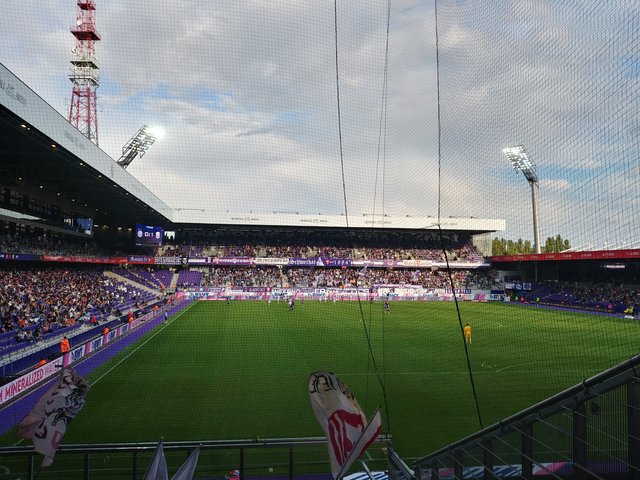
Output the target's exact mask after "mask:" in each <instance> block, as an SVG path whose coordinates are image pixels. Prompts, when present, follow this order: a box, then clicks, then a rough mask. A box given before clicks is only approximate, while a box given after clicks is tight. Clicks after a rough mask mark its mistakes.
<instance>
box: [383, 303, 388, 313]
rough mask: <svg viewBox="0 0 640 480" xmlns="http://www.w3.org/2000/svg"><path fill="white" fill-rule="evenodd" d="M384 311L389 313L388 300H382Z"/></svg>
mask: <svg viewBox="0 0 640 480" xmlns="http://www.w3.org/2000/svg"><path fill="white" fill-rule="evenodd" d="M384 311H385V312H386V313H389V300H385V302H384Z"/></svg>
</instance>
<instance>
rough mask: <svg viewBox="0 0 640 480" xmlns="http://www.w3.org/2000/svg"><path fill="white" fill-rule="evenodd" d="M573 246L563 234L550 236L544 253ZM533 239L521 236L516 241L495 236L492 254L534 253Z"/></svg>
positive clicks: (559, 250)
mask: <svg viewBox="0 0 640 480" xmlns="http://www.w3.org/2000/svg"><path fill="white" fill-rule="evenodd" d="M569 248H571V243H570V242H569V240H568V239H566V238H565V239H563V238H562V236H561V235H556V236H555V237H548V238H547V241H546V242H545V244H544V248H542V249H541V250H542V253H558V252H562V251H564V250H568V249H569ZM534 251H535V250H534V248H533V244H532V242H531V240H523V239H522V238H519V239H518V240H516V241H513V240H507V239H505V238H498V237H495V238H494V239H493V240H492V242H491V253H492V255H521V254H525V253H534Z"/></svg>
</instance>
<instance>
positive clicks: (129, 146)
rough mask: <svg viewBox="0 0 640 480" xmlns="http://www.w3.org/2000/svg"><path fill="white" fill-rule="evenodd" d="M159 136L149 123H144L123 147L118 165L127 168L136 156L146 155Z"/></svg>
mask: <svg viewBox="0 0 640 480" xmlns="http://www.w3.org/2000/svg"><path fill="white" fill-rule="evenodd" d="M156 139H157V137H156V135H154V133H153V132H152V130H151V128H149V126H148V125H143V126H142V127H140V129H139V130H138V131H137V132H136V134H135V135H134V136H133V137H131V139H130V140H129V141H128V142H127V143H126V144H125V145H124V147H122V155H121V156H120V158H119V159H118V160H117V163H118V165H120V166H121V167H122V168H124V169H125V170H126V168H127V167H128V166H129V165H130V164H131V162H133V160H134V159H135V158H136V157H138V156H139V157H141V158H142V157H144V154H145V153H147V150H149V147H150V146H151V145H153V143H154V142H155V141H156Z"/></svg>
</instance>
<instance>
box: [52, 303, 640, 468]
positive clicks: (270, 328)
mask: <svg viewBox="0 0 640 480" xmlns="http://www.w3.org/2000/svg"><path fill="white" fill-rule="evenodd" d="M362 309H363V314H364V320H365V322H364V323H365V324H366V325H369V328H370V338H371V346H372V350H373V353H374V355H375V358H376V361H377V363H378V366H379V369H380V371H381V373H382V378H383V380H384V383H385V385H386V391H387V400H388V404H387V406H388V412H389V418H386V416H385V419H384V424H383V431H389V432H390V433H391V434H392V436H393V444H394V447H395V448H396V450H398V452H399V453H400V454H401V455H402V456H403V457H405V459H407V460H410V459H412V458H416V457H420V456H422V455H424V454H427V453H429V452H430V451H432V450H434V449H437V448H439V447H441V446H444V445H445V444H447V443H450V442H452V441H455V440H457V439H459V438H460V437H462V436H465V435H468V434H470V433H473V432H474V431H476V430H478V428H479V421H478V417H477V414H476V409H475V406H474V402H473V396H472V390H471V384H470V380H469V373H468V371H467V363H466V359H465V353H464V343H463V340H462V335H461V332H460V327H459V323H458V318H457V314H456V310H455V305H454V304H453V303H450V302H434V303H417V302H395V303H392V304H391V312H390V313H389V314H385V313H384V312H383V309H382V305H381V304H380V303H375V304H372V305H371V304H368V303H364V304H362ZM460 312H461V318H462V322H463V324H464V323H467V322H468V323H470V324H471V325H472V327H473V343H472V344H471V345H469V346H468V347H469V354H470V361H471V367H472V371H473V374H474V379H475V384H476V389H477V393H478V398H479V404H480V410H481V415H482V420H483V423H484V425H485V426H487V425H489V424H491V423H493V422H495V421H497V420H499V419H501V418H504V417H506V416H508V415H509V414H512V413H515V412H517V411H519V410H521V409H523V408H525V407H527V406H529V405H531V404H533V403H535V402H537V401H540V400H542V399H544V398H546V397H548V396H550V395H552V394H554V393H557V392H558V391H560V390H562V389H564V388H566V387H569V386H572V385H574V384H576V383H578V382H579V381H580V380H582V379H583V378H586V377H588V376H591V375H593V374H595V373H597V372H599V371H601V370H603V369H605V368H607V367H610V366H612V365H614V364H616V363H618V362H620V361H622V360H624V359H625V358H628V357H629V356H630V355H632V354H635V353H638V350H639V348H640V325H638V324H637V322H633V321H629V320H622V319H613V318H608V317H604V316H598V315H587V314H574V313H569V312H559V311H554V310H549V309H542V308H535V307H524V306H520V305H508V304H478V303H461V304H460ZM364 332H365V330H364V327H363V322H361V321H360V310H359V305H358V303H356V302H344V303H340V302H338V303H337V304H333V303H331V302H328V303H319V302H306V303H305V304H304V305H301V304H299V303H298V304H297V305H296V309H295V311H294V312H289V311H288V308H287V305H286V302H281V303H276V302H274V303H272V304H271V305H267V304H266V303H265V302H232V303H231V305H226V304H225V303H223V302H199V303H194V304H193V305H192V306H190V307H189V308H188V309H187V310H186V311H184V312H183V313H181V314H179V315H177V316H175V317H173V318H171V319H170V323H169V324H167V325H166V326H161V327H159V328H158V329H156V330H155V331H153V332H151V333H150V334H149V335H147V336H146V337H144V338H143V339H142V340H141V341H140V342H138V343H137V344H135V345H133V346H132V347H130V348H129V349H127V350H125V351H124V352H122V354H120V355H119V356H117V357H116V358H114V359H112V360H111V361H109V362H108V363H107V364H105V365H103V366H101V367H100V368H99V369H97V370H96V371H94V372H93V373H92V374H91V376H90V377H89V378H88V380H89V382H90V383H91V384H92V389H91V392H90V394H89V399H88V401H87V404H86V406H85V407H84V409H83V411H82V412H81V414H80V415H79V416H78V418H77V419H76V420H75V421H74V422H73V424H72V425H71V426H70V428H69V431H68V432H67V436H66V437H65V440H64V443H66V444H68V443H92V442H131V441H157V440H158V438H160V437H164V439H165V440H166V441H178V440H193V441H197V440H213V439H246V438H253V437H256V436H259V437H262V438H268V437H271V438H275V437H298V436H320V435H323V432H322V430H321V429H320V426H319V425H318V424H317V422H316V420H315V417H314V416H313V413H312V410H311V407H310V405H309V400H308V396H307V380H308V377H309V374H310V373H311V372H313V371H316V370H330V371H333V372H335V373H336V374H337V375H338V376H339V377H341V378H342V380H343V381H344V382H345V383H346V384H347V385H348V386H349V387H350V389H351V390H352V391H353V392H354V394H355V396H356V398H357V399H358V401H359V403H360V405H361V406H362V407H363V408H364V410H365V412H366V413H367V414H368V415H370V414H371V413H372V412H373V410H374V409H375V407H376V406H377V405H379V404H382V402H383V398H382V393H381V387H380V384H379V383H378V380H377V377H376V375H375V373H374V370H373V367H372V365H371V361H370V357H369V355H368V348H367V342H366V339H365V333H364ZM384 411H385V409H384V407H383V412H384ZM373 455H374V456H382V453H381V452H378V453H376V452H374V453H373Z"/></svg>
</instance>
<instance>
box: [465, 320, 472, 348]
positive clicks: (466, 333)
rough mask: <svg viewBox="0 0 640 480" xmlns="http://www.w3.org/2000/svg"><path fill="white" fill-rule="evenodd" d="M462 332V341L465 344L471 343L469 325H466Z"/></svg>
mask: <svg viewBox="0 0 640 480" xmlns="http://www.w3.org/2000/svg"><path fill="white" fill-rule="evenodd" d="M463 331H464V341H465V342H467V343H471V325H469V324H468V323H467V324H466V325H465V326H464V328H463Z"/></svg>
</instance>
